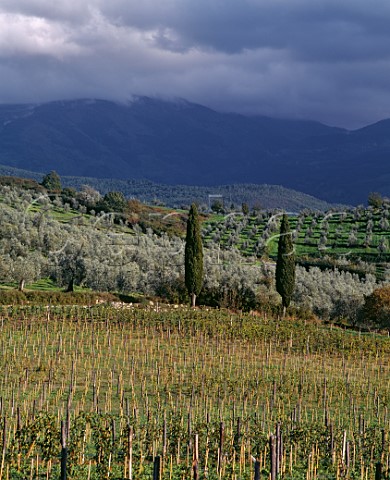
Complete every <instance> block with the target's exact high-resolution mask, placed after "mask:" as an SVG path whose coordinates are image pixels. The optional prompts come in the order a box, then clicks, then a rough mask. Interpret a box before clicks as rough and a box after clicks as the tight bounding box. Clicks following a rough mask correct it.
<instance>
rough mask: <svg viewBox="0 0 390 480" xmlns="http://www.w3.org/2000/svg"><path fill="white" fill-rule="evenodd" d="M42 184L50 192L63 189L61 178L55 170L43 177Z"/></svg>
mask: <svg viewBox="0 0 390 480" xmlns="http://www.w3.org/2000/svg"><path fill="white" fill-rule="evenodd" d="M41 185H42V187H44V188H46V190H48V191H49V192H60V191H61V190H62V185H61V178H60V176H59V175H58V173H57V172H56V171H54V170H52V171H51V172H50V173H48V174H46V175H45V176H44V177H43V179H42V182H41Z"/></svg>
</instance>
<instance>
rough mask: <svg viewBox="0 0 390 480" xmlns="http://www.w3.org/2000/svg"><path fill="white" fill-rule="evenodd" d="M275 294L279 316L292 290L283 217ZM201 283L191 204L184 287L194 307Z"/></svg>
mask: <svg viewBox="0 0 390 480" xmlns="http://www.w3.org/2000/svg"><path fill="white" fill-rule="evenodd" d="M275 278H276V290H277V292H278V293H279V294H280V296H281V297H282V306H283V316H284V315H285V313H286V309H287V308H288V306H289V305H290V303H291V299H292V295H293V292H294V287H295V251H294V245H293V239H292V233H291V231H290V225H289V221H288V217H287V215H283V217H282V222H281V226H280V234H279V243H278V258H277V262H276V272H275ZM202 283H203V246H202V237H201V229H200V224H199V215H198V210H197V207H196V205H195V204H192V206H191V209H190V211H189V215H188V221H187V235H186V246H185V284H186V287H187V290H188V293H189V295H190V297H191V304H192V306H193V307H194V306H195V302H196V297H197V295H199V293H200V291H201V289H202Z"/></svg>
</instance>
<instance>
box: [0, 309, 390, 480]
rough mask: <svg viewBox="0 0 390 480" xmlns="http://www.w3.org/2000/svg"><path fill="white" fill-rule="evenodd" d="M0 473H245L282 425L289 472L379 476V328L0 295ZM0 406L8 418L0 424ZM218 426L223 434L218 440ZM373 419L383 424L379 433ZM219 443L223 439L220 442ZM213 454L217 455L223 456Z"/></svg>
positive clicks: (245, 478) (176, 478)
mask: <svg viewBox="0 0 390 480" xmlns="http://www.w3.org/2000/svg"><path fill="white" fill-rule="evenodd" d="M0 318H1V322H2V329H1V331H0V342H1V345H2V356H1V358H0V384H1V386H2V402H1V404H2V417H1V419H0V443H2V442H3V432H4V431H6V437H5V445H6V450H5V456H4V458H3V462H4V464H3V466H4V471H8V472H9V478H12V479H22V478H31V477H33V478H59V476H60V475H59V457H60V452H61V444H60V438H61V436H60V431H61V420H62V421H63V422H64V424H65V425H66V428H67V430H66V434H67V448H68V461H67V467H68V476H69V478H75V479H78V480H87V479H90V480H98V479H99V480H100V479H104V478H116V479H119V478H129V475H128V464H129V457H128V452H129V440H131V446H132V468H133V478H137V479H140V480H146V479H148V478H149V479H150V478H152V470H153V459H154V457H155V456H156V455H160V456H161V461H162V466H163V472H162V478H163V479H168V478H171V479H172V480H180V479H183V478H190V477H191V467H192V457H193V453H194V443H195V435H197V436H198V439H199V458H198V460H199V473H200V476H201V478H203V474H204V472H205V471H206V474H207V476H208V478H210V479H213V480H216V479H218V478H220V479H222V480H228V479H231V478H232V477H233V478H234V477H236V478H241V479H242V480H249V479H251V478H253V463H252V459H251V456H253V457H255V458H257V459H258V460H259V461H260V462H261V468H262V471H263V476H264V478H268V477H269V472H270V467H271V463H270V449H269V437H270V433H276V431H277V430H279V431H280V437H279V439H280V441H279V445H283V451H282V455H281V464H280V465H281V474H282V475H283V478H286V479H290V480H291V479H301V478H315V477H316V476H317V478H332V479H335V478H351V479H353V478H361V476H362V472H364V478H370V479H371V478H375V468H376V464H377V463H378V462H380V463H381V465H382V470H383V476H384V478H386V476H388V473H389V472H388V471H387V470H386V469H387V465H388V460H389V455H390V443H389V437H388V435H387V432H388V431H389V416H388V408H387V407H388V404H389V401H390V398H389V389H388V385H387V382H386V381H384V379H386V378H388V376H389V368H390V365H389V358H390V357H389V355H390V341H389V338H388V336H385V335H374V334H357V333H356V332H350V331H344V330H341V329H338V328H334V327H333V328H329V327H326V326H324V325H321V324H319V323H314V322H311V321H307V320H306V321H299V320H297V319H296V318H290V321H288V322H280V321H279V320H278V319H276V318H273V317H272V316H269V315H252V314H242V313H240V314H237V313H233V312H231V311H228V310H224V309H221V310H220V309H218V310H214V309H206V308H200V309H195V310H194V309H191V308H188V307H177V306H176V307H173V306H172V307H170V306H167V305H147V306H144V307H140V306H129V305H127V306H125V305H123V306H117V307H116V308H113V307H111V306H107V305H99V306H91V307H89V308H85V306H80V307H77V306H75V305H71V306H68V307H60V306H52V308H51V309H50V311H49V315H48V311H47V309H46V307H37V306H25V307H16V306H13V307H2V308H0ZM4 419H6V428H5V425H4ZM221 432H222V442H221ZM383 432H384V433H383ZM221 445H222V451H221V449H220V446H221ZM220 461H222V463H220Z"/></svg>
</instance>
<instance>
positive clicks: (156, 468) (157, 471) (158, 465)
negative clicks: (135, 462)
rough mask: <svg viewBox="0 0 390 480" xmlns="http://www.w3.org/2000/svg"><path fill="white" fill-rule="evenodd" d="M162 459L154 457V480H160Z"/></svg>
mask: <svg viewBox="0 0 390 480" xmlns="http://www.w3.org/2000/svg"><path fill="white" fill-rule="evenodd" d="M160 469H161V457H160V456H159V455H157V456H156V457H154V464H153V480H160Z"/></svg>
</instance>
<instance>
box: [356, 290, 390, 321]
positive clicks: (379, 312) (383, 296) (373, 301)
mask: <svg viewBox="0 0 390 480" xmlns="http://www.w3.org/2000/svg"><path fill="white" fill-rule="evenodd" d="M359 323H361V324H363V325H366V326H369V327H378V328H385V329H388V330H390V285H386V286H384V287H381V288H377V289H375V290H374V291H373V292H372V293H371V295H368V296H366V297H365V302H364V305H363V309H362V312H361V315H360V316H359Z"/></svg>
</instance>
